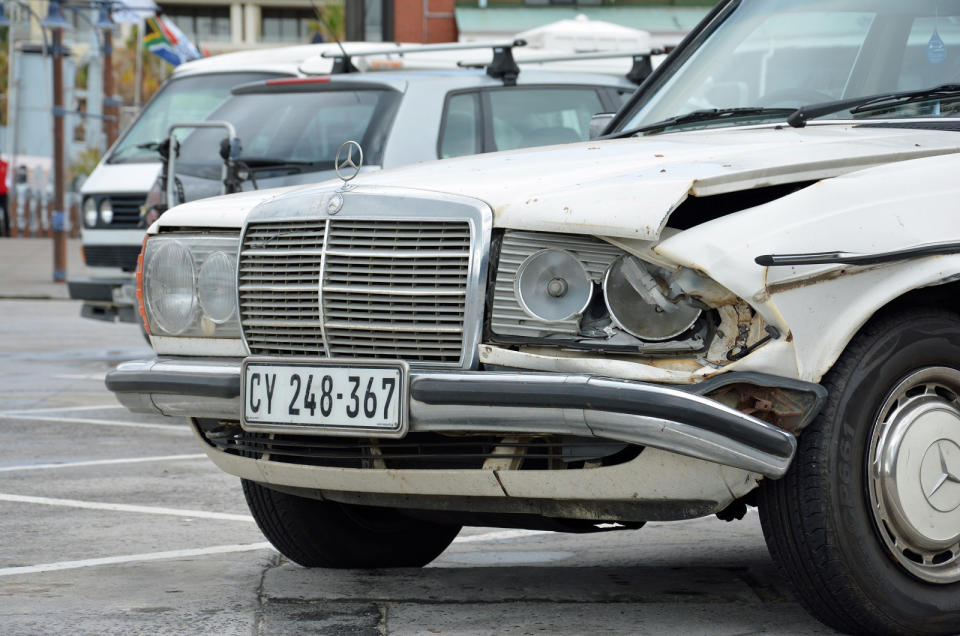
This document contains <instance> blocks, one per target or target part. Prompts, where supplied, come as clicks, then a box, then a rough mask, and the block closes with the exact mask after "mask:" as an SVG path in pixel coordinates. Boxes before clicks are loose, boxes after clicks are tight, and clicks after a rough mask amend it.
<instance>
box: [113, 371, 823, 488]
mask: <svg viewBox="0 0 960 636" xmlns="http://www.w3.org/2000/svg"><path fill="white" fill-rule="evenodd" d="M240 362H241V361H240V360H239V359H206V360H183V359H173V358H160V359H155V360H145V361H137V362H127V363H124V364H121V365H120V366H119V367H117V369H116V370H115V371H113V372H111V373H109V374H108V375H107V378H106V384H107V388H108V389H110V390H111V391H113V392H114V393H115V394H116V395H117V398H118V399H119V400H120V402H121V403H122V404H124V405H125V406H126V407H127V408H129V409H130V410H132V411H135V412H141V413H160V414H163V415H170V416H184V417H195V418H218V419H226V420H239V419H240V414H241V411H242V404H241V402H240V383H241V381H240ZM737 382H743V383H748V384H750V383H759V384H763V385H764V386H787V387H789V388H792V389H799V390H803V391H809V392H811V393H813V394H814V395H815V397H816V399H815V400H814V401H813V404H814V406H813V407H812V408H811V409H810V412H808V413H806V414H805V421H809V419H811V418H812V417H813V416H814V415H816V412H817V411H818V410H819V408H820V406H821V405H822V404H823V401H824V400H825V398H826V391H825V390H824V389H823V388H822V387H820V386H819V385H816V384H809V383H802V382H797V381H795V380H790V379H786V378H776V377H772V376H761V375H759V374H725V375H721V376H718V377H717V378H714V379H713V380H708V381H706V382H703V383H701V384H699V385H695V386H693V387H684V388H675V387H669V386H664V385H659V384H649V383H643V382H633V381H626V380H617V379H612V378H604V377H598V376H592V375H585V374H552V373H526V372H502V371H496V372H483V371H473V372H469V371H467V372H462V371H461V372H436V371H419V370H412V371H411V373H410V412H409V422H410V430H411V431H437V432H441V431H446V432H451V431H460V432H464V431H469V432H477V433H480V432H482V433H494V434H496V433H501V434H504V435H518V434H562V435H577V436H584V437H598V438H603V439H610V440H617V441H620V442H626V443H630V444H638V445H642V446H649V447H653V448H659V449H662V450H666V451H670V452H673V453H678V454H680V455H686V456H688V457H695V458H698V459H704V460H707V461H711V462H715V463H717V464H721V465H724V466H732V467H735V468H740V469H743V470H747V471H750V472H754V473H759V474H762V475H764V476H765V477H769V478H774V479H776V478H778V477H781V476H783V474H784V473H785V472H786V471H787V468H789V466H790V462H791V460H792V459H793V455H794V453H795V452H796V447H797V441H796V438H795V437H794V436H793V435H792V434H791V433H788V432H786V431H784V430H782V429H780V428H777V427H775V426H772V425H771V424H768V423H766V422H763V421H761V420H759V419H757V418H755V417H752V416H750V415H747V414H745V413H742V412H740V411H737V410H735V409H732V408H730V407H727V406H725V405H723V404H720V403H719V402H716V401H714V400H711V399H709V398H706V397H704V396H703V395H701V394H702V393H706V392H708V391H712V390H716V389H718V388H720V387H722V386H725V385H727V384H733V383H737Z"/></svg>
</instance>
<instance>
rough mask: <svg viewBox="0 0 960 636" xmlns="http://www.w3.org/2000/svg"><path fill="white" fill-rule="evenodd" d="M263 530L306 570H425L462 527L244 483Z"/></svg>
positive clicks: (284, 553) (256, 518) (256, 517)
mask: <svg viewBox="0 0 960 636" xmlns="http://www.w3.org/2000/svg"><path fill="white" fill-rule="evenodd" d="M243 494H244V495H245V496H246V499H247V506H248V507H249V508H250V512H251V513H252V514H253V518H254V519H255V520H256V522H257V525H258V526H259V527H260V531H261V532H263V534H264V536H265V537H266V538H267V539H268V540H269V541H270V543H272V544H273V546H274V547H275V548H276V549H277V550H279V551H280V553H281V554H283V555H284V556H285V557H287V558H288V559H290V560H291V561H294V562H296V563H299V564H300V565H302V566H304V567H308V568H310V567H324V568H395V567H422V566H424V565H426V564H427V563H430V561H433V560H434V559H435V558H437V557H438V556H439V555H440V553H441V552H443V551H444V550H445V549H446V548H447V546H448V545H450V543H451V542H452V541H453V539H454V537H456V536H457V533H459V532H460V526H449V525H441V524H438V523H431V522H428V521H420V520H418V519H414V518H412V517H408V516H406V515H404V514H403V512H401V511H399V510H393V509H390V508H372V507H366V506H353V505H348V504H341V503H337V502H332V501H320V500H317V499H307V498H305V497H297V496H295V495H289V494H287V493H283V492H279V491H277V490H272V489H270V488H267V487H266V486H263V485H261V484H258V483H256V482H253V481H248V480H246V479H244V480H243Z"/></svg>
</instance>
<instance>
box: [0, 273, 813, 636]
mask: <svg viewBox="0 0 960 636" xmlns="http://www.w3.org/2000/svg"><path fill="white" fill-rule="evenodd" d="M2 295H3V294H2V288H0V296H2ZM150 354H151V351H150V349H149V348H148V347H147V346H146V344H145V342H144V340H143V338H142V336H141V334H140V332H139V330H138V328H137V327H136V326H133V325H116V324H107V323H100V322H95V321H90V320H82V319H80V318H79V305H78V304H75V303H73V302H69V301H63V300H11V299H0V377H2V378H3V381H2V382H0V536H2V537H3V539H2V540H0V625H2V626H3V627H2V631H3V633H5V634H35V633H60V632H70V633H98V634H104V633H123V634H128V633H138V632H148V633H158V632H159V633H170V632H176V633H216V634H251V633H255V634H283V633H290V632H294V631H300V632H312V633H324V634H328V633H329V634H425V633H426V634H430V633H443V634H537V633H546V634H582V633H586V632H591V631H601V630H602V631H616V632H621V633H631V634H747V633H767V634H818V633H831V632H829V630H826V629H825V628H823V627H822V626H820V624H819V623H817V622H816V621H814V620H813V619H812V618H810V617H809V616H807V614H806V613H805V612H804V611H803V609H802V608H801V607H800V606H799V605H798V604H797V603H796V602H795V601H794V600H793V597H792V596H791V594H790V590H789V588H788V587H787V585H786V583H785V582H784V581H783V580H782V579H781V578H780V576H779V575H778V573H777V571H776V569H775V567H774V565H773V563H772V562H771V561H770V558H769V556H768V555H767V551H766V548H765V546H764V543H763V538H762V534H761V532H760V526H759V522H758V520H757V516H756V514H755V513H753V512H751V513H750V514H748V515H747V517H746V518H745V519H744V520H742V521H739V522H734V523H724V522H722V521H719V520H717V519H715V518H709V519H703V520H699V521H694V522H682V523H655V524H649V525H648V526H646V527H644V528H642V529H640V530H635V531H618V532H608V533H602V534H592V535H560V534H554V533H547V532H533V531H523V530H502V529H496V528H468V529H465V530H464V531H463V532H462V533H461V535H460V537H458V538H457V540H456V541H455V542H454V544H453V545H452V546H451V547H450V548H449V549H448V550H447V551H446V552H445V553H444V554H443V555H442V556H441V557H440V558H439V559H438V560H437V561H435V562H434V563H433V564H431V566H429V567H427V568H425V569H422V570H394V571H387V570H379V571H350V570H348V571H332V570H307V569H304V568H301V567H299V566H297V565H294V564H292V563H290V562H289V561H287V560H286V559H284V558H282V557H281V556H280V555H279V554H278V553H277V552H276V551H274V550H273V549H272V548H271V547H270V546H269V544H267V543H266V542H265V539H264V538H263V536H262V535H261V534H260V532H259V530H258V529H257V527H256V525H255V524H254V523H253V521H252V519H251V518H250V516H249V514H248V513H247V509H246V505H245V503H244V501H243V495H242V493H241V490H240V484H239V482H238V480H237V479H235V478H233V477H231V476H229V475H226V474H223V473H221V472H220V471H219V470H218V469H216V468H215V467H214V466H213V464H212V463H211V462H210V461H209V460H207V459H206V457H205V456H204V455H203V454H202V452H201V451H200V448H199V446H198V445H197V443H196V441H195V440H194V439H193V437H192V435H191V434H190V432H189V431H188V429H187V427H186V426H185V425H184V424H183V423H182V422H181V421H178V420H170V419H166V418H161V417H149V416H142V415H134V414H131V413H129V412H127V411H126V410H125V409H123V408H122V407H120V406H119V405H118V404H117V403H116V402H115V400H114V399H113V397H112V395H111V394H110V393H109V392H107V391H106V389H105V388H104V386H103V377H104V374H105V373H106V372H107V371H108V370H109V369H111V368H112V367H113V366H114V365H116V364H117V363H118V362H119V361H121V360H126V359H133V358H138V357H145V356H149V355H150Z"/></svg>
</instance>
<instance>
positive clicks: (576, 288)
mask: <svg viewBox="0 0 960 636" xmlns="http://www.w3.org/2000/svg"><path fill="white" fill-rule="evenodd" d="M514 293H515V294H516V296H517V300H519V301H520V306H521V307H523V309H524V311H526V312H527V313H528V314H530V315H531V316H533V317H534V318H536V319H538V320H544V321H548V322H556V321H560V320H569V319H570V318H573V317H575V316H579V315H580V314H581V313H583V311H584V310H585V309H586V308H587V305H589V304H590V297H591V296H592V295H593V282H592V281H591V280H590V276H589V275H588V274H587V270H585V269H584V268H583V264H582V263H581V262H580V261H579V260H577V257H576V256H574V255H573V254H571V253H570V252H567V251H564V250H553V249H551V250H540V251H539V252H537V253H536V254H531V255H530V256H528V257H527V259H526V260H525V261H523V263H521V264H520V268H519V269H518V270H517V277H516V281H515V282H514Z"/></svg>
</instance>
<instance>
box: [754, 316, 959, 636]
mask: <svg viewBox="0 0 960 636" xmlns="http://www.w3.org/2000/svg"><path fill="white" fill-rule="evenodd" d="M937 367H944V368H949V369H954V370H956V369H960V316H957V315H956V314H953V313H951V312H947V311H941V310H936V309H914V310H909V311H906V310H904V311H900V312H897V313H888V314H886V315H884V316H882V317H878V318H875V319H874V320H873V321H871V322H870V323H868V324H867V325H866V326H865V327H864V328H863V329H862V330H861V331H860V333H859V334H858V335H857V336H856V337H855V338H854V340H853V341H852V342H851V343H850V345H849V346H848V347H847V349H846V350H845V351H844V353H843V354H842V355H841V357H840V359H839V360H838V361H837V363H836V364H835V365H834V366H833V368H832V369H831V370H830V372H829V373H828V374H827V376H826V377H825V378H824V380H823V384H824V386H825V387H826V388H827V390H828V391H829V393H830V394H829V399H828V401H827V404H826V406H825V408H824V410H823V412H822V413H821V414H820V416H819V417H818V418H817V419H816V420H815V421H814V422H813V423H812V424H811V425H810V426H809V427H808V428H807V429H806V430H805V431H803V433H802V434H801V436H800V439H799V448H798V450H797V456H796V459H795V460H794V463H793V465H792V466H791V468H790V470H789V472H788V473H787V475H786V476H785V477H783V478H782V479H780V480H776V481H772V480H765V481H764V482H763V483H762V484H761V488H760V493H759V502H758V503H759V512H760V521H761V523H762V526H763V534H764V538H765V539H766V542H767V546H768V548H769V550H770V553H771V555H772V556H773V559H774V560H775V561H776V562H777V564H778V565H779V566H780V567H781V569H782V571H783V572H784V574H785V575H786V577H787V578H788V579H789V581H790V583H791V585H792V587H793V589H794V591H795V592H796V594H797V596H798V597H799V600H800V602H801V603H802V604H803V605H804V606H805V607H806V608H807V609H808V610H809V611H810V612H811V613H812V614H813V615H814V616H816V617H817V618H818V619H819V620H821V621H822V622H824V623H826V624H827V625H829V626H831V627H833V628H835V629H837V630H840V631H843V632H847V633H851V634H957V633H960V582H939V583H933V582H929V581H925V580H922V579H921V578H920V577H918V576H916V575H914V574H913V573H911V572H908V570H907V567H905V565H904V564H903V563H902V562H898V558H900V557H898V556H897V555H895V553H894V551H893V549H892V548H890V547H889V546H888V545H887V543H886V542H887V539H885V538H884V537H883V536H882V535H881V534H880V533H881V530H880V529H879V528H880V526H881V525H882V523H881V522H878V521H877V520H876V518H875V513H874V511H873V508H872V506H874V507H875V504H871V494H870V491H869V490H868V486H871V487H873V488H874V489H876V488H877V487H876V485H873V484H875V482H874V481H871V477H870V470H875V468H873V469H870V468H869V467H868V466H867V461H868V458H869V457H870V456H871V448H872V447H871V442H870V440H871V439H876V438H873V437H872V436H873V435H874V433H873V431H874V430H876V429H875V422H879V423H878V424H876V426H877V427H880V426H886V424H885V422H887V419H885V417H887V416H884V418H881V417H879V416H880V412H881V406H882V405H885V404H886V405H889V404H891V400H892V399H894V393H893V390H894V388H895V387H897V388H898V390H900V387H902V386H904V385H903V384H902V381H903V380H904V379H905V378H910V377H914V376H915V375H916V374H917V373H918V370H921V369H927V368H937ZM932 397H934V398H935V397H936V396H932ZM893 404H898V403H897V402H893ZM895 408H899V407H896V406H887V407H886V409H887V410H886V412H887V413H889V412H891V411H892V410H894V409H895ZM911 474H912V473H911ZM921 479H922V477H921ZM875 492H876V490H875ZM928 500H929V498H928ZM957 530H958V532H960V528H958V529H957ZM888 533H889V530H888ZM900 556H901V557H902V553H901V555H900ZM955 556H956V555H955ZM901 560H902V559H901ZM952 563H955V562H952Z"/></svg>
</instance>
